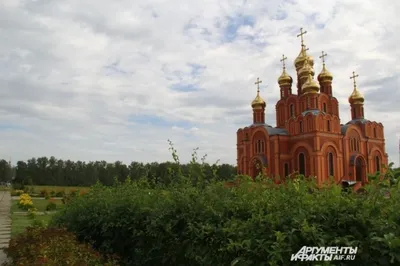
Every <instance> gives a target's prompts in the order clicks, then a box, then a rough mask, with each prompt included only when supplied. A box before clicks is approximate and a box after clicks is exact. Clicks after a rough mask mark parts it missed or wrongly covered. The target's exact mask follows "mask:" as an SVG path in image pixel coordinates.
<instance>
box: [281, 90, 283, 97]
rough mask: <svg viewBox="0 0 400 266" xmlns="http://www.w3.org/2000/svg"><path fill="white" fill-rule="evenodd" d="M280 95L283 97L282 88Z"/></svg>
mask: <svg viewBox="0 0 400 266" xmlns="http://www.w3.org/2000/svg"><path fill="white" fill-rule="evenodd" d="M281 97H282V98H283V90H281Z"/></svg>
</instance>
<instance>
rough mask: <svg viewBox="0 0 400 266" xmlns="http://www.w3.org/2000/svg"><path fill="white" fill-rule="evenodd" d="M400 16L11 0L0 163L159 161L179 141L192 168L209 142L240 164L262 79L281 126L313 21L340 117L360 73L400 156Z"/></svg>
mask: <svg viewBox="0 0 400 266" xmlns="http://www.w3.org/2000/svg"><path fill="white" fill-rule="evenodd" d="M398 11H400V2H399V1H389V0H381V1H372V0H362V1H361V0H340V1H339V0H338V1H336V0H324V1H320V0H308V1H296V0H286V1H277V0H274V1H269V0H252V1H246V0H241V1H238V0H218V1H217V0H214V1H211V0H203V1H187V0H168V1H166V0H148V1H131V0H115V1H105V0H79V1H78V0H68V1H65V0H25V1H22V0H1V2H0V36H2V38H1V41H0V139H1V141H0V158H5V159H7V160H8V159H9V158H11V160H12V162H13V163H16V161H18V160H26V159H29V158H32V157H40V156H55V157H56V158H61V159H71V160H84V161H94V160H106V161H110V162H113V161H117V160H120V161H123V162H125V163H129V162H131V161H140V162H152V161H159V162H161V161H166V160H171V159H172V156H171V152H170V151H169V150H168V147H169V146H168V139H170V140H171V141H172V142H173V143H174V147H175V148H176V149H177V152H178V155H179V157H180V160H181V161H182V162H188V161H189V160H190V159H191V153H192V151H193V149H194V148H197V147H198V148H199V150H198V154H199V157H202V156H203V155H205V154H207V161H208V162H210V163H214V162H215V161H217V160H220V162H221V163H230V164H236V131H237V129H238V128H240V127H244V126H248V125H250V124H251V123H252V110H251V106H250V103H251V101H252V100H253V99H254V97H255V95H256V86H255V85H254V82H255V81H256V79H257V77H260V79H261V80H262V84H261V87H260V89H261V95H262V97H263V98H264V99H265V100H266V101H267V110H266V120H267V123H268V124H270V125H273V126H276V120H275V103H276V101H277V100H278V97H279V86H278V84H277V78H278V77H279V75H280V74H281V71H282V67H281V62H280V59H281V57H282V54H285V56H287V58H288V60H287V70H288V72H289V74H290V75H292V76H293V77H295V69H294V66H293V62H294V60H295V58H296V56H297V55H298V53H299V51H300V40H299V38H297V37H296V35H297V34H298V33H299V30H300V27H303V28H304V30H306V31H307V34H306V35H305V36H304V41H305V44H306V45H307V47H308V48H309V51H308V53H309V55H311V56H313V57H314V60H315V65H314V68H315V72H316V74H318V73H319V72H320V71H321V68H322V63H321V61H320V59H319V58H318V57H319V55H320V54H321V51H325V52H326V53H327V54H328V56H327V57H326V66H327V68H328V70H329V71H330V72H331V73H332V74H333V76H334V80H333V93H334V96H335V97H337V99H338V100H339V102H340V116H341V123H343V124H345V123H347V122H348V121H349V120H350V107H349V103H348V100H347V99H348V96H349V95H350V94H351V92H352V89H353V84H352V80H350V79H349V77H350V76H351V75H352V71H355V72H356V73H357V74H359V77H358V78H357V85H358V88H359V90H360V91H361V92H362V93H363V94H364V96H365V118H366V119H369V120H373V121H379V122H382V123H383V125H384V127H385V137H386V150H387V153H388V154H389V160H390V161H393V162H395V163H396V164H398V161H399V157H398V148H399V143H398V141H399V140H398V138H399V136H400V123H398V122H399V120H400V104H399V100H400V92H399V85H400V64H398V62H396V59H399V58H400V49H398V45H399V43H400V35H399V34H396V33H398V32H400V20H399V19H398ZM294 91H297V90H294Z"/></svg>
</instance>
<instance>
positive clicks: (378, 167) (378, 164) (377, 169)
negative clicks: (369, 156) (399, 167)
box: [375, 156, 381, 172]
mask: <svg viewBox="0 0 400 266" xmlns="http://www.w3.org/2000/svg"><path fill="white" fill-rule="evenodd" d="M375 167H376V171H377V172H380V171H381V162H380V160H379V156H375Z"/></svg>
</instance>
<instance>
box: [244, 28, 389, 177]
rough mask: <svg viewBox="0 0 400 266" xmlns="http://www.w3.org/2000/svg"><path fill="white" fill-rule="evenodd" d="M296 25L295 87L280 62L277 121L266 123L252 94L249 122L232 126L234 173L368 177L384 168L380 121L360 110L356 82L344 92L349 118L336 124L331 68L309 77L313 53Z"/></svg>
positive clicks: (385, 159) (262, 103) (258, 98)
mask: <svg viewBox="0 0 400 266" xmlns="http://www.w3.org/2000/svg"><path fill="white" fill-rule="evenodd" d="M304 33H306V32H303V31H302V30H301V31H300V34H299V35H298V37H301V50H300V53H299V55H298V57H297V58H296V59H295V61H294V66H295V68H296V72H297V78H296V81H297V82H296V83H297V84H296V88H297V94H295V93H294V92H293V91H292V90H293V78H292V77H291V76H290V75H289V74H288V73H287V71H286V68H285V60H286V57H284V56H283V58H282V60H281V61H282V62H283V72H282V74H281V76H280V77H279V78H278V84H279V87H280V100H278V102H277V103H276V105H275V110H276V124H277V126H276V127H273V126H270V125H268V124H266V123H265V109H266V103H265V101H264V100H263V99H262V97H261V96H260V90H259V84H260V83H261V81H260V80H259V79H257V82H256V85H257V96H256V97H255V99H254V100H253V102H252V103H251V107H252V109H253V123H252V124H251V125H249V126H247V127H244V128H240V129H239V130H238V131H237V164H238V173H239V174H246V175H250V176H252V177H255V176H257V175H258V174H259V173H260V171H263V172H264V174H266V175H267V176H270V177H278V176H279V177H284V176H288V175H290V174H291V173H293V172H299V173H300V174H303V175H305V176H315V177H316V179H317V182H318V183H319V184H321V183H322V182H323V181H324V180H327V179H328V178H329V177H330V176H332V177H334V179H335V181H336V182H337V183H339V182H340V181H343V180H351V181H357V182H359V183H361V184H363V183H365V182H367V181H368V180H367V174H370V173H371V174H372V173H375V172H376V171H383V169H382V165H387V164H388V155H387V153H386V152H385V138H384V130H383V125H382V124H381V123H378V122H374V121H370V120H367V119H366V118H365V116H364V97H363V95H362V94H361V93H360V91H359V90H358V88H357V86H356V77H357V76H358V75H355V74H354V72H353V76H352V77H350V78H351V79H353V84H354V85H353V92H352V93H351V94H350V96H349V103H350V110H351V120H350V121H348V122H347V123H346V124H341V122H340V116H339V102H338V100H337V99H336V98H335V97H334V90H333V87H332V80H333V76H332V74H331V73H330V72H329V71H328V70H327V68H326V66H325V60H324V59H325V56H326V54H325V53H324V52H322V55H321V56H320V58H321V59H322V70H321V73H319V75H318V77H317V80H318V81H316V80H315V79H314V74H315V73H314V59H313V58H312V57H311V56H310V55H309V54H308V48H307V49H306V47H305V45H304V42H303V34H304Z"/></svg>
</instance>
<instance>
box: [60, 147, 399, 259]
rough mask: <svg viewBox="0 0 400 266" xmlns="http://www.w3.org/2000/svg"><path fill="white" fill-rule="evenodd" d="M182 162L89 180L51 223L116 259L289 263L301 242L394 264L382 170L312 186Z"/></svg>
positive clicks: (392, 211)
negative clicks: (364, 181)
mask: <svg viewBox="0 0 400 266" xmlns="http://www.w3.org/2000/svg"><path fill="white" fill-rule="evenodd" d="M171 147H172V144H171ZM172 153H173V158H174V160H175V162H176V164H177V165H179V158H178V156H177V155H176V151H175V150H174V149H172ZM193 157H194V158H195V157H196V150H195V152H194V154H193ZM189 169H190V171H189V172H188V174H187V175H185V174H183V173H182V170H181V169H180V168H179V167H178V168H175V169H169V175H170V182H169V184H168V185H165V184H162V185H161V184H154V183H152V182H151V180H149V179H140V180H136V181H132V180H131V179H129V178H128V179H127V180H126V181H125V182H124V183H121V182H116V184H115V185H114V186H112V187H106V186H103V185H102V184H100V183H98V184H96V185H95V186H94V187H92V189H91V190H90V191H89V192H88V193H87V194H86V195H83V196H81V197H74V198H72V199H71V200H70V201H69V203H68V204H67V205H65V208H64V209H63V210H61V211H60V212H59V213H58V214H56V215H55V217H54V219H53V224H54V225H59V226H65V227H67V228H68V230H70V231H72V232H75V233H76V234H77V236H78V237H79V239H81V240H85V241H88V242H90V243H93V245H94V247H95V248H96V249H98V250H99V251H100V252H104V253H105V254H118V255H119V256H120V257H121V263H122V264H121V265H228V264H229V263H232V264H235V265H289V264H290V261H289V260H290V258H291V254H293V253H296V252H297V251H298V250H299V249H300V248H301V247H302V246H304V245H307V246H319V247H322V246H353V247H355V246H357V247H358V254H357V256H356V260H355V261H350V262H349V261H346V264H345V265H363V264H365V265H390V264H392V265H399V264H400V255H399V254H400V237H399V236H400V218H399V215H398V210H399V208H400V192H399V186H400V185H399V183H397V184H396V185H391V186H390V184H389V182H388V178H387V176H384V177H383V178H378V177H379V176H380V174H379V173H378V174H377V178H375V179H374V178H371V182H370V184H369V185H368V186H366V187H365V193H364V194H355V193H342V189H341V187H339V186H337V185H335V184H331V185H329V186H324V187H322V188H318V187H317V186H316V185H315V183H314V182H313V181H310V180H309V179H308V180H307V179H306V178H304V177H303V176H295V177H293V179H288V180H283V181H281V182H282V184H281V185H277V184H275V182H276V181H273V180H271V179H268V178H266V177H263V176H259V177H258V178H257V180H255V181H253V180H252V179H251V178H249V177H242V178H240V179H239V180H236V181H235V182H233V183H232V184H233V185H231V186H226V184H225V183H223V182H220V181H219V180H217V178H213V179H205V178H204V177H205V176H206V174H205V173H204V171H203V170H204V168H202V164H197V163H196V160H195V159H194V160H193V161H192V167H190V168H189ZM390 171H391V170H390V169H389V170H388V172H390ZM387 184H389V186H386V185H387ZM383 192H389V193H390V197H387V196H386V195H387V194H384V193H383ZM335 263H336V265H340V264H341V262H335ZM304 265H307V263H304ZM342 265H344V264H342Z"/></svg>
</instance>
